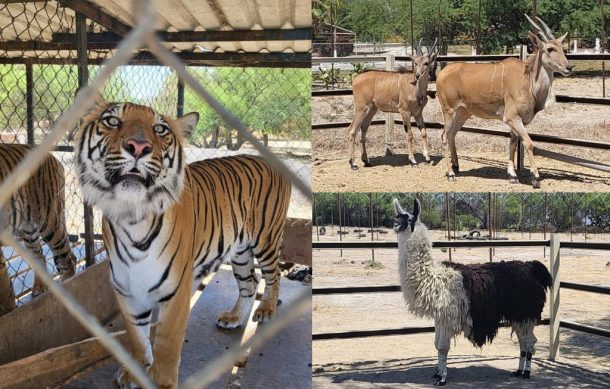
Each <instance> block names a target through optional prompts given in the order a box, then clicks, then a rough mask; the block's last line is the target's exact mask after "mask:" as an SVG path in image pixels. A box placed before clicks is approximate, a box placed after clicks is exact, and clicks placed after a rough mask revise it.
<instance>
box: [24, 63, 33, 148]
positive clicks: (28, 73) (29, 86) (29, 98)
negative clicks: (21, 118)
mask: <svg viewBox="0 0 610 389" xmlns="http://www.w3.org/2000/svg"><path fill="white" fill-rule="evenodd" d="M25 105H26V111H27V112H26V113H27V131H28V144H29V145H33V144H34V69H33V65H32V62H30V61H27V62H26V63H25Z"/></svg>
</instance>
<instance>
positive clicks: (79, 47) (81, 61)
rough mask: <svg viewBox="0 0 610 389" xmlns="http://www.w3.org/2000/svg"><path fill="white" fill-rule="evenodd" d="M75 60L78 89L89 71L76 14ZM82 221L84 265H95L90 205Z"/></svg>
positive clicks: (83, 26)
mask: <svg viewBox="0 0 610 389" xmlns="http://www.w3.org/2000/svg"><path fill="white" fill-rule="evenodd" d="M76 58H77V69H78V88H79V89H80V88H83V87H85V86H86V85H87V84H88V83H89V69H88V67H87V66H88V58H87V17H86V16H85V15H83V14H82V13H80V12H76ZM83 207H84V209H83V221H84V223H85V265H86V266H91V265H93V264H95V255H94V253H93V209H92V208H91V205H89V204H87V203H84V204H83Z"/></svg>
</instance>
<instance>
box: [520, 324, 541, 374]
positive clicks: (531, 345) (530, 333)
mask: <svg viewBox="0 0 610 389" xmlns="http://www.w3.org/2000/svg"><path fill="white" fill-rule="evenodd" d="M526 327H527V335H526V337H525V369H524V370H523V378H530V374H531V371H532V356H533V355H534V354H535V353H536V342H537V341H538V339H537V338H536V336H535V335H534V323H533V322H529V323H528V325H527V326H526Z"/></svg>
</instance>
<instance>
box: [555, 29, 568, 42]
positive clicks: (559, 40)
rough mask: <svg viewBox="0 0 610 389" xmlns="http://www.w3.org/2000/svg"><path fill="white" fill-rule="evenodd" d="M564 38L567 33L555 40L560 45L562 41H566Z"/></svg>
mask: <svg viewBox="0 0 610 389" xmlns="http://www.w3.org/2000/svg"><path fill="white" fill-rule="evenodd" d="M566 36H568V33H567V32H566V33H565V34H563V35H562V36H560V37H559V38H557V42H558V43H559V44H561V42H563V40H564V39H566Z"/></svg>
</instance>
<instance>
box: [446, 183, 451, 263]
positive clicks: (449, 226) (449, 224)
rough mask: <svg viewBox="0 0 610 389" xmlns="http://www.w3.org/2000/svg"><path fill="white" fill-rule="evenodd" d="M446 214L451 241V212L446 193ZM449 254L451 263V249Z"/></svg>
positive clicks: (448, 236)
mask: <svg viewBox="0 0 610 389" xmlns="http://www.w3.org/2000/svg"><path fill="white" fill-rule="evenodd" d="M445 212H446V213H447V240H451V221H450V219H451V212H450V211H449V192H445ZM447 251H448V252H449V262H451V248H449V249H447Z"/></svg>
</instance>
